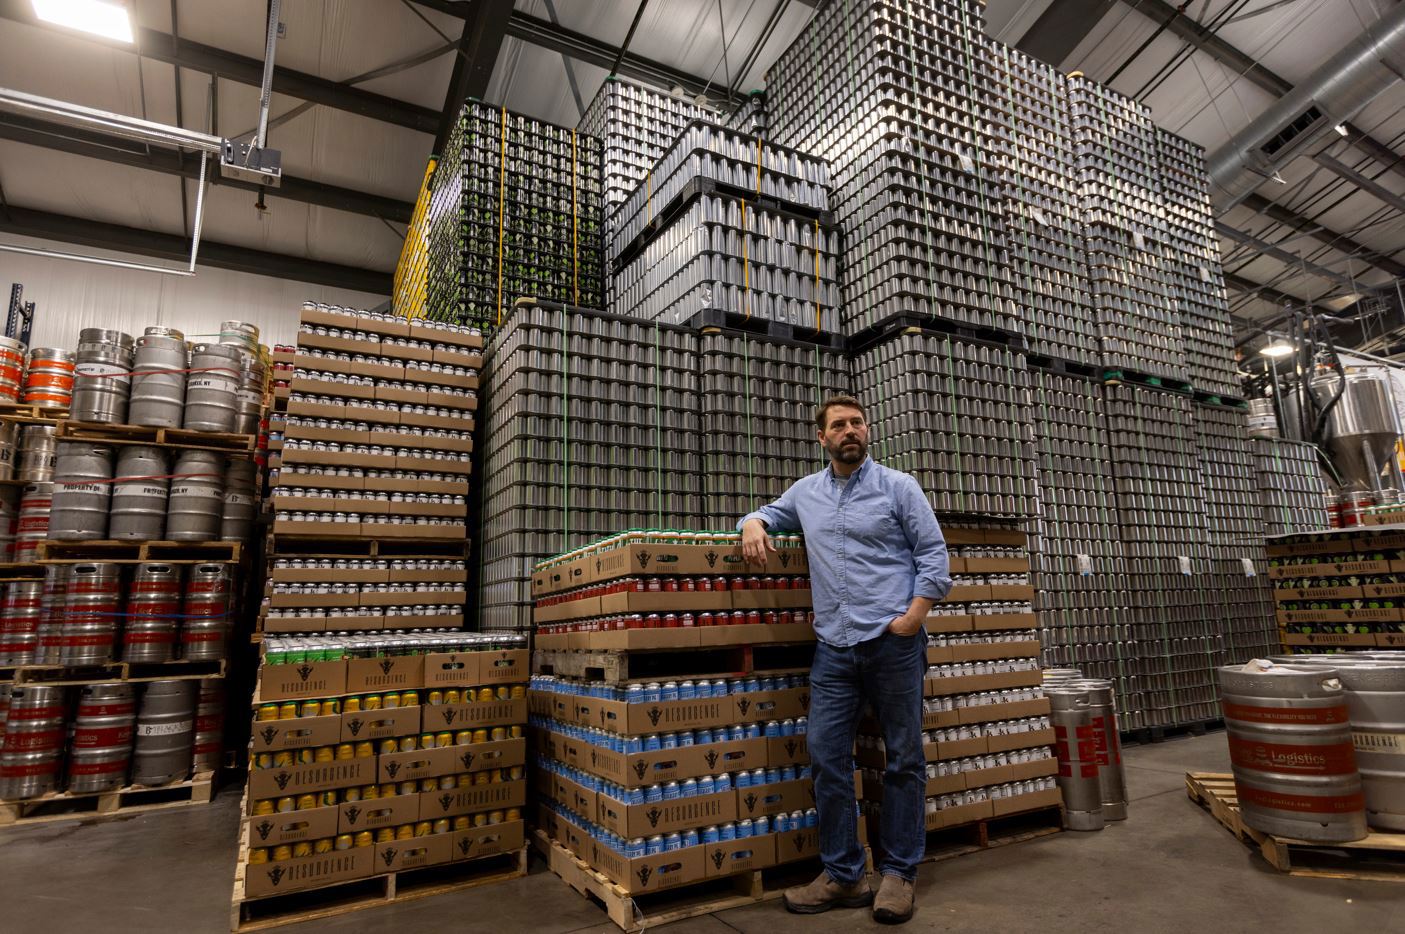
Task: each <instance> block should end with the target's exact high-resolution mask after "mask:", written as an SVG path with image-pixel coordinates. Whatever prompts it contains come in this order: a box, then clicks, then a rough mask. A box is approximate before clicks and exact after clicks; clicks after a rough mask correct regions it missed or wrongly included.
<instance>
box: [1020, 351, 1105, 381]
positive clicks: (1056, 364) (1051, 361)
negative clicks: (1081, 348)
mask: <svg viewBox="0 0 1405 934" xmlns="http://www.w3.org/2000/svg"><path fill="white" fill-rule="evenodd" d="M1025 362H1026V364H1027V365H1028V366H1029V368H1030V369H1031V370H1043V371H1045V372H1047V373H1057V374H1059V375H1060V376H1075V377H1078V378H1080V379H1091V380H1101V379H1102V367H1100V366H1097V365H1095V364H1091V363H1075V362H1074V361H1072V360H1061V359H1059V358H1058V357H1049V356H1044V355H1041V354H1030V355H1029V356H1028V357H1026V358H1025Z"/></svg>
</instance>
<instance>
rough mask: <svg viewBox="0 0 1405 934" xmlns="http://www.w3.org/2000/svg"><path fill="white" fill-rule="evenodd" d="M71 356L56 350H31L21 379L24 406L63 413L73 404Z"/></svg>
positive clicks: (37, 348) (52, 348) (55, 348)
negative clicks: (26, 368) (61, 410)
mask: <svg viewBox="0 0 1405 934" xmlns="http://www.w3.org/2000/svg"><path fill="white" fill-rule="evenodd" d="M73 364H74V354H73V353H71V352H69V351H67V350H63V349H61V348H58V347H35V348H34V349H33V350H31V351H30V352H29V370H28V371H27V372H26V373H25V375H24V397H23V399H22V400H21V401H23V402H24V404H25V405H33V406H37V407H39V408H41V409H67V408H68V407H69V405H70V404H71V403H72V402H73Z"/></svg>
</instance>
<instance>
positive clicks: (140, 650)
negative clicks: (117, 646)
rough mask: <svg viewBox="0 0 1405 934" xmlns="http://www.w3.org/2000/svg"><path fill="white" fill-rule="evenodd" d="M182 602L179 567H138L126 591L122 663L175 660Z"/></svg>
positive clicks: (153, 563) (156, 564)
mask: <svg viewBox="0 0 1405 934" xmlns="http://www.w3.org/2000/svg"><path fill="white" fill-rule="evenodd" d="M182 599H183V597H182V594H181V569H180V566H179V565H175V564H166V563H164V562H160V561H148V562H146V563H145V564H139V565H137V569H136V572H135V573H134V574H133V576H132V583H131V586H130V587H128V589H127V619H126V626H125V627H124V628H123V631H122V659H123V661H128V662H165V661H170V660H171V659H172V658H175V656H176V633H177V632H178V631H179V629H180V615H181V602H182Z"/></svg>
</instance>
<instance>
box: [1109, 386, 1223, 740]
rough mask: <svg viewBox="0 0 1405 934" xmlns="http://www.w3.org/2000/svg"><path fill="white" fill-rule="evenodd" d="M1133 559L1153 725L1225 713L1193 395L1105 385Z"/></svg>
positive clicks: (1132, 595) (1126, 543) (1141, 671)
mask: <svg viewBox="0 0 1405 934" xmlns="http://www.w3.org/2000/svg"><path fill="white" fill-rule="evenodd" d="M1104 392H1105V393H1106V396H1107V417H1108V431H1109V437H1110V440H1111V446H1112V458H1113V461H1114V463H1115V464H1116V490H1117V497H1118V504H1119V509H1118V514H1119V516H1120V518H1121V524H1122V543H1123V550H1124V554H1125V556H1126V562H1127V589H1128V603H1129V609H1128V621H1129V623H1130V625H1131V628H1132V635H1133V637H1134V638H1135V640H1136V642H1137V645H1138V648H1139V655H1138V657H1137V658H1135V659H1131V660H1130V661H1129V667H1130V668H1131V669H1132V673H1133V674H1136V675H1138V676H1139V679H1140V686H1141V689H1142V692H1143V700H1144V706H1143V711H1144V721H1145V725H1147V726H1164V725H1169V724H1175V723H1189V722H1195V721H1204V720H1209V719H1212V718H1214V717H1215V716H1216V711H1215V703H1214V700H1215V686H1214V680H1213V674H1214V669H1215V667H1216V666H1217V665H1218V664H1219V661H1220V660H1221V659H1222V658H1223V657H1224V642H1223V638H1222V636H1221V635H1220V632H1221V624H1220V609H1219V608H1218V607H1212V606H1208V605H1207V603H1206V601H1207V596H1206V593H1205V591H1204V588H1203V586H1202V582H1203V580H1204V578H1203V575H1204V573H1205V572H1206V570H1207V569H1208V567H1209V564H1208V557H1209V554H1208V550H1207V546H1206V537H1207V528H1206V506H1205V499H1204V494H1203V490H1204V483H1203V480H1202V474H1201V471H1200V462H1199V449H1198V447H1197V443H1196V442H1197V438H1196V433H1195V424H1194V415H1193V412H1192V403H1191V401H1190V398H1189V397H1188V396H1185V395H1181V394H1178V393H1169V392H1153V391H1147V390H1144V389H1137V388H1133V387H1130V386H1126V385H1118V386H1107V387H1104Z"/></svg>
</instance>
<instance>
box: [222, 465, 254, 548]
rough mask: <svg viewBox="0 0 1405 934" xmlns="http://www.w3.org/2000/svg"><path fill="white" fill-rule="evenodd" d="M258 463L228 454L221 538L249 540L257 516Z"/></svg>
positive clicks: (226, 539) (229, 540) (240, 540)
mask: <svg viewBox="0 0 1405 934" xmlns="http://www.w3.org/2000/svg"><path fill="white" fill-rule="evenodd" d="M257 484H258V465H257V464H255V463H254V462H253V461H252V460H251V459H249V458H246V457H231V458H230V459H229V466H228V467H227V468H226V469H225V473H224V509H223V511H222V512H221V514H220V540H221V541H226V542H244V541H249V540H250V539H251V538H252V537H253V534H254V520H255V519H256V518H257V516H258V487H257Z"/></svg>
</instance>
